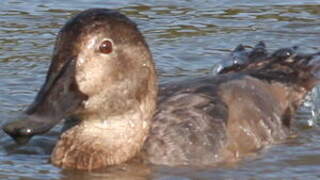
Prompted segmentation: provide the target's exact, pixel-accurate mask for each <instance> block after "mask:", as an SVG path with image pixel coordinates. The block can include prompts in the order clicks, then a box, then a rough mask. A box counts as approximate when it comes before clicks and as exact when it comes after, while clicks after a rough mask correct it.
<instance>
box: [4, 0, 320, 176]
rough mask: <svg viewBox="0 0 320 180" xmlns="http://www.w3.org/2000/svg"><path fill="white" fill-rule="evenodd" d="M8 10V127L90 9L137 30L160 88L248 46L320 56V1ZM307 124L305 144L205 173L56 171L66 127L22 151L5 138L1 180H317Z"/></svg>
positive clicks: (17, 1) (7, 4)
mask: <svg viewBox="0 0 320 180" xmlns="http://www.w3.org/2000/svg"><path fill="white" fill-rule="evenodd" d="M0 5H1V6H0V86H1V88H0V117H1V124H3V123H5V122H6V121H9V120H12V119H14V118H15V116H17V114H19V112H21V111H22V110H23V109H24V108H25V107H26V106H27V105H28V104H29V103H31V101H32V100H33V98H34V96H35V94H36V92H37V91H38V90H39V88H40V86H41V84H42V83H43V81H44V77H45V73H46V71H47V68H48V65H49V62H50V55H51V52H52V48H53V43H54V40H55V36H56V34H57V32H58V31H59V28H60V27H61V26H63V24H64V23H65V22H66V20H67V19H68V18H70V17H71V16H72V15H74V14H76V13H78V12H80V11H82V10H84V9H87V8H96V7H105V8H112V9H117V10H119V11H121V12H122V13H124V14H126V15H127V16H129V17H130V18H131V19H133V20H134V21H135V22H136V23H137V24H138V25H139V27H140V29H141V31H142V32H143V34H144V35H145V37H146V39H147V41H148V44H149V45H150V48H151V50H152V53H153V54H154V59H155V60H156V64H157V69H158V72H159V76H160V82H161V83H163V82H168V81H177V80H179V79H181V78H188V77H192V76H197V75H200V74H206V73H211V69H212V67H213V66H214V65H215V64H219V63H221V60H222V59H223V58H224V57H225V56H226V55H227V54H228V53H229V52H230V51H231V50H232V49H233V48H234V47H236V46H237V45H238V44H240V43H242V44H244V45H254V44H255V43H257V42H258V41H260V40H264V41H265V42H266V43H267V46H268V47H269V49H270V51H272V50H274V49H276V48H279V47H289V46H294V45H298V46H301V51H308V52H309V51H311V52H312V51H316V50H319V49H320V39H319V37H320V36H319V35H320V1H315V0H314V1H312V0H300V1H290V0H283V1H278V0H269V1H251V0H237V1H233V0H198V1H191V0H179V1H156V0H149V1H144V0H135V1H133V0H127V1H111V2H110V1H99V0H93V1H89V0H87V1H86V0H77V1H76V0H69V1H58V0H28V1H23V0H1V3H0ZM316 93H317V92H315V94H316ZM311 97H314V98H313V99H312V100H311V103H309V104H306V107H305V108H303V109H302V112H303V113H301V116H299V118H298V119H300V120H302V121H303V120H304V122H309V123H310V122H311V124H312V123H313V122H314V121H310V120H309V119H308V118H309V116H308V114H310V110H312V109H313V110H315V111H314V112H315V115H314V116H313V118H314V119H317V117H318V116H317V107H319V105H320V103H319V102H318V101H319V99H316V98H317V94H316V95H314V94H313V96H311ZM304 114H305V115H304ZM308 120H309V121H308ZM301 124H302V125H301V127H300V128H299V136H298V137H296V138H292V139H290V140H288V141H286V142H283V143H281V144H278V145H275V146H271V147H269V148H266V149H265V150H263V151H262V152H260V153H258V154H257V155H255V156H253V157H248V158H247V159H245V160H243V161H241V162H240V163H237V164H231V165H225V166H222V167H218V168H206V169H191V168H168V167H162V166H156V167H143V166H126V165H124V166H120V167H114V168H110V169H106V170H103V171H100V172H91V173H88V172H79V171H69V170H61V169H59V168H56V167H54V166H52V165H51V164H50V163H48V158H49V154H50V151H51V149H52V147H53V145H54V144H55V141H56V138H57V136H58V134H59V130H60V129H59V126H58V127H56V128H55V129H54V130H52V131H51V132H49V133H47V134H46V135H43V136H39V137H36V138H33V140H32V141H31V142H30V144H29V145H27V146H21V147H19V146H17V145H15V144H14V143H13V141H12V140H11V139H10V138H9V137H7V136H6V135H5V134H4V133H3V132H0V133H1V136H0V143H1V146H0V179H77V180H78V179H88V180H93V179H94V180H95V179H157V180H169V179H170V180H188V179H195V180H207V179H208V180H209V179H319V178H320V152H319V149H320V140H319V139H320V130H319V128H318V127H317V125H313V126H312V127H311V128H304V127H305V125H306V124H307V123H303V122H302V123H301ZM313 124H314V123H313Z"/></svg>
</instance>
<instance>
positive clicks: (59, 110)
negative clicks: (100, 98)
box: [3, 60, 87, 144]
mask: <svg viewBox="0 0 320 180" xmlns="http://www.w3.org/2000/svg"><path fill="white" fill-rule="evenodd" d="M52 67H53V65H51V68H50V70H49V73H48V76H47V79H46V82H45V84H44V85H43V87H42V88H41V90H40V92H39V93H38V95H37V97H36V98H35V101H34V103H33V104H31V105H30V106H29V108H28V109H27V110H26V111H25V112H24V113H23V114H22V115H21V116H20V117H19V118H18V119H17V120H15V121H13V122H9V123H7V124H5V125H4V126H3V130H4V132H6V133H7V134H8V135H10V136H11V137H12V138H13V139H14V140H15V141H16V142H17V143H18V144H24V143H27V142H28V141H29V140H30V138H31V137H32V136H34V135H37V134H43V133H46V132H47V131H49V130H50V129H51V128H53V127H54V126H55V125H56V124H58V123H59V122H60V121H61V120H62V119H64V118H66V117H67V116H69V115H70V114H73V113H75V112H76V111H77V110H79V108H81V104H82V101H83V100H85V99H86V98H87V97H86V96H85V95H84V94H82V93H81V92H80V91H79V90H78V88H77V84H76V82H75V80H74V61H73V60H70V61H67V62H65V63H64V65H63V66H62V68H60V69H54V68H52Z"/></svg>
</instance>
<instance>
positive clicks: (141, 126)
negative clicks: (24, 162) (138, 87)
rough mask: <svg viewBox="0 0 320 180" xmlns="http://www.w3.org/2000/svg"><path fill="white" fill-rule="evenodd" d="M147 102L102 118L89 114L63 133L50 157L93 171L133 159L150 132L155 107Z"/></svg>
mask: <svg viewBox="0 0 320 180" xmlns="http://www.w3.org/2000/svg"><path fill="white" fill-rule="evenodd" d="M144 104H145V103H143V104H142V105H140V106H138V107H137V108H135V109H132V110H130V111H128V112H127V113H124V114H122V115H117V116H111V117H108V118H107V119H103V120H101V119H93V118H97V117H96V116H95V117H86V119H85V120H84V121H82V122H80V123H79V124H78V125H76V126H74V127H72V128H70V129H69V130H68V131H66V132H65V133H63V134H62V135H61V137H60V140H59V141H58V143H57V144H56V146H55V148H54V150H53V153H52V156H51V161H52V163H53V164H55V165H57V166H60V167H63V168H76V169H89V170H90V169H97V168H101V167H106V166H108V165H114V164H120V163H122V162H125V161H127V160H129V159H131V158H132V157H134V156H135V155H136V153H137V152H138V151H140V149H141V148H142V146H143V144H144V141H145V139H146V137H147V136H148V133H149V126H150V119H151V116H152V113H153V108H152V107H146V106H145V105H144Z"/></svg>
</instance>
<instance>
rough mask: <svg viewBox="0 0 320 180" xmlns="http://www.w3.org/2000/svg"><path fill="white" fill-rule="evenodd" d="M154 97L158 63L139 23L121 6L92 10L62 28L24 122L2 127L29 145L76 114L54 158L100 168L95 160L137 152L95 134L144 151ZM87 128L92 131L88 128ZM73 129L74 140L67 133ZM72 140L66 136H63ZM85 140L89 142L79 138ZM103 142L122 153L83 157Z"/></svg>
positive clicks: (110, 161)
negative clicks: (117, 139) (103, 133)
mask: <svg viewBox="0 0 320 180" xmlns="http://www.w3.org/2000/svg"><path fill="white" fill-rule="evenodd" d="M156 96H157V79H156V72H155V68H154V63H153V60H152V56H151V53H150V51H149V48H148V46H147V44H146V42H145V40H144V38H143V36H142V34H141V33H140V32H139V30H138V28H137V26H136V24H135V23H133V22H132V21H131V20H130V19H128V18H127V17H126V16H124V15H122V14H121V13H119V12H117V11H113V10H108V9H89V10H86V11H83V12H81V13H80V14H78V15H76V16H75V17H73V18H72V19H71V20H69V21H68V22H67V23H66V25H65V26H64V27H63V28H62V29H61V31H60V32H59V34H58V37H57V40H56V44H55V48H54V52H53V57H52V62H51V65H50V68H49V70H48V74H47V77H46V81H45V83H44V85H43V86H42V88H41V90H40V92H39V93H38V95H37V96H36V98H35V100H34V102H33V104H32V105H30V107H29V108H28V109H27V110H26V111H25V112H24V114H23V116H22V117H21V119H19V120H17V121H14V122H9V123H7V124H5V125H4V126H3V129H4V131H5V132H6V133H7V134H9V135H10V136H11V137H13V138H14V139H15V140H16V141H17V142H20V143H21V142H22V143H23V142H26V141H28V140H29V139H30V138H31V137H32V136H33V135H36V134H42V133H45V132H47V131H48V130H50V129H51V128H52V127H53V126H54V125H56V124H57V123H58V122H60V121H61V120H62V119H76V120H77V121H79V123H78V124H77V125H76V126H75V127H73V128H71V129H69V130H67V131H66V132H65V133H64V134H63V135H62V137H61V139H60V140H59V142H58V143H57V146H56V148H55V151H54V154H53V158H52V160H53V163H55V164H57V165H60V166H63V167H69V166H75V168H79V169H91V168H96V166H95V165H92V164H90V163H92V162H94V161H102V160H103V161H104V162H101V164H100V165H99V166H103V165H106V164H114V163H117V162H118V161H122V160H123V159H125V157H126V156H132V154H130V153H129V152H121V148H120V147H119V146H116V145H114V146H112V147H107V146H108V145H104V144H103V143H102V142H99V141H97V142H95V139H94V138H93V137H101V136H104V135H101V132H102V131H104V132H105V133H106V134H112V133H113V135H112V136H110V139H108V138H106V139H105V141H106V142H108V141H109V142H110V141H116V139H112V138H120V139H121V138H124V139H125V138H127V140H128V141H129V140H130V141H133V142H134V143H136V144H137V145H136V146H137V147H135V148H139V147H138V146H140V145H141V144H142V143H143V142H142V141H144V138H145V137H142V136H144V133H146V132H147V130H148V127H149V120H150V118H151V116H152V114H153V111H154V109H155V103H156ZM84 126H86V127H88V128H87V130H83V129H85V128H83V127H84ZM91 127H92V128H91ZM130 127H131V128H130ZM82 128H83V129H82ZM95 128H96V129H95ZM121 128H123V129H121ZM126 128H127V129H126ZM97 129H99V130H97ZM82 130H83V131H82ZM89 131H90V132H89ZM120 131H121V133H120ZM133 131H137V132H133ZM68 133H69V134H72V136H73V137H71V136H67V135H66V134H68ZM77 133H78V134H80V135H79V136H77V135H75V134H77ZM86 135H87V136H86ZM80 136H84V137H80ZM90 136H92V137H90ZM116 136H123V137H116ZM133 136H139V137H133ZM140 136H141V137H140ZM66 137H67V139H68V140H65V141H64V139H65V138H66ZM81 138H82V139H84V140H83V141H80V140H79V139H81ZM78 140H79V141H78ZM135 141H136V142H135ZM138 141H141V142H138ZM77 143H78V144H77ZM81 143H82V144H81ZM85 143H89V144H90V143H92V144H93V145H92V146H97V147H96V150H95V149H94V148H92V146H90V147H89V146H88V147H86V148H87V149H81V150H77V147H79V146H84V147H85V145H84V144H85ZM99 143H100V145H101V144H102V145H101V149H103V148H102V146H103V147H104V148H111V149H110V150H108V152H109V151H110V152H111V151H116V148H119V149H118V151H119V153H123V154H122V156H123V157H124V158H120V157H117V158H118V159H112V158H111V159H106V158H102V160H99V159H98V158H99V157H98V156H100V154H99V155H97V156H94V157H93V156H88V157H85V154H90V153H94V152H97V151H100V150H101V149H99V147H98V146H99ZM119 143H122V142H119ZM126 143H130V142H126ZM97 144H98V145H97ZM73 146H74V147H73ZM128 146H129V145H128ZM112 148H113V149H112ZM128 149H129V150H131V151H136V150H135V149H134V150H133V149H130V148H128ZM80 151H87V152H80ZM101 151H102V150H101ZM77 152H80V154H77ZM81 153H82V155H83V156H84V158H83V159H81V157H78V158H79V159H77V157H75V156H80V155H81ZM125 153H129V154H128V155H126V154H125ZM133 153H134V152H133ZM105 155H106V154H105ZM107 155H108V154H107ZM71 156H72V157H71ZM92 157H93V158H92ZM86 158H87V159H86ZM80 161H83V162H80ZM89 161H90V162H89Z"/></svg>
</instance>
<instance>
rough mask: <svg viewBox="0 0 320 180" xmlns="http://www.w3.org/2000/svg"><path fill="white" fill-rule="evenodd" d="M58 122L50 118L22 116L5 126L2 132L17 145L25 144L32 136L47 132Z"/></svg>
mask: <svg viewBox="0 0 320 180" xmlns="http://www.w3.org/2000/svg"><path fill="white" fill-rule="evenodd" d="M58 122H59V120H54V119H53V118H50V117H40V116H36V115H27V114H22V115H21V116H20V117H19V118H18V119H17V120H16V121H13V122H10V123H7V124H5V125H4V126H3V130H4V132H6V133H7V134H8V135H10V136H11V137H12V138H13V139H14V140H15V142H16V143H17V144H26V143H27V142H28V141H29V140H30V139H31V137H32V136H34V135H36V134H43V133H45V132H47V131H49V130H50V129H51V128H52V127H54V126H55V125H56V124H57V123H58Z"/></svg>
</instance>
